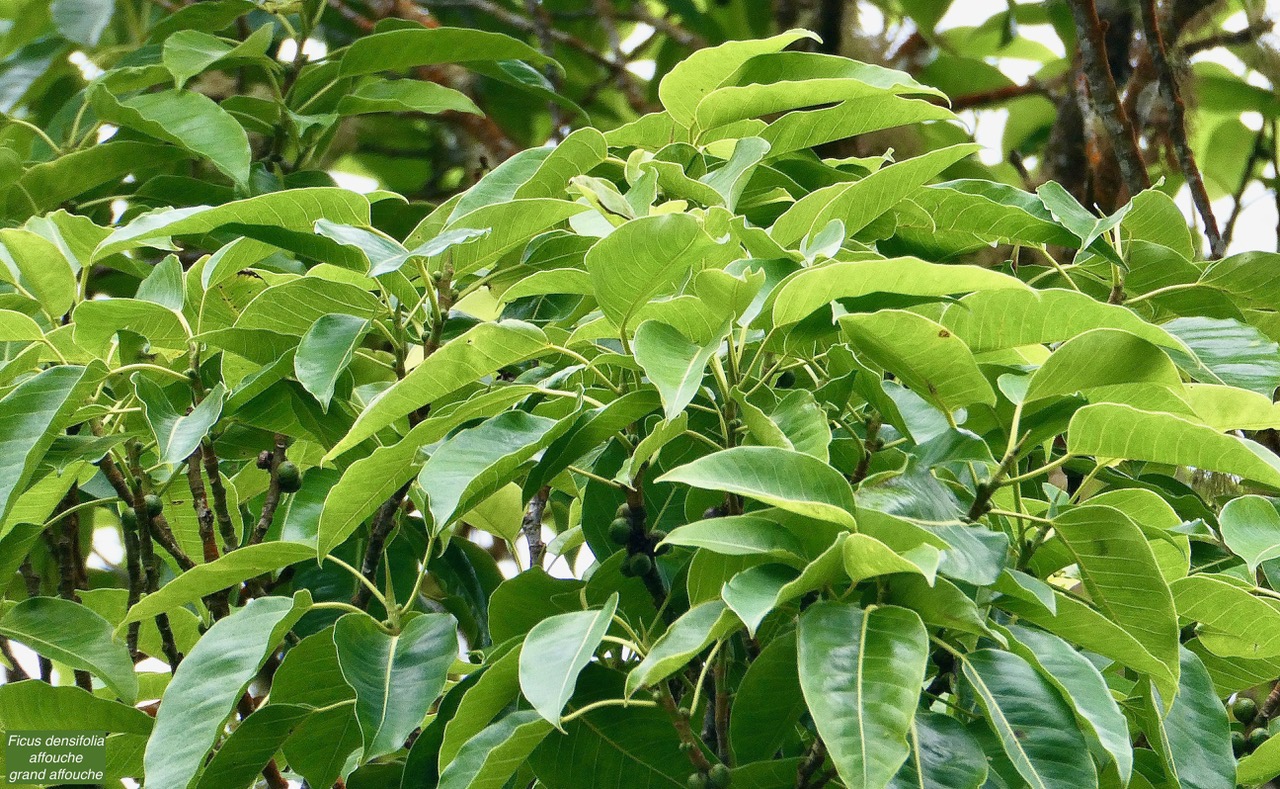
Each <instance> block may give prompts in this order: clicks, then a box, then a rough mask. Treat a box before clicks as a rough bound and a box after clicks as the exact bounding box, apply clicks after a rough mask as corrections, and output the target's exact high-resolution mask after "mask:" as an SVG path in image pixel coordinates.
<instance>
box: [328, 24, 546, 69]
mask: <svg viewBox="0 0 1280 789" xmlns="http://www.w3.org/2000/svg"><path fill="white" fill-rule="evenodd" d="M511 59H519V60H523V61H526V62H528V63H532V64H533V65H535V66H543V65H546V64H548V63H554V62H555V61H553V60H551V59H550V58H548V57H547V56H546V55H543V54H542V53H541V52H539V51H538V50H536V49H534V48H533V47H531V46H529V45H528V44H526V43H524V42H523V41H519V40H517V39H514V38H512V37H510V36H505V35H502V34H501V33H489V32H487V31H484V30H468V29H463V28H456V27H437V28H417V27H413V28H404V29H400V30H391V31H388V32H385V33H375V34H373V35H367V36H362V37H360V38H357V39H356V41H355V43H353V44H352V45H351V46H350V47H348V48H347V51H346V52H345V53H343V55H342V69H341V75H342V76H344V77H352V76H357V75H360V74H373V73H375V72H378V71H405V70H407V69H410V68H414V67H416V66H432V65H435V64H437V63H469V62H474V61H485V60H489V61H500V60H511Z"/></svg>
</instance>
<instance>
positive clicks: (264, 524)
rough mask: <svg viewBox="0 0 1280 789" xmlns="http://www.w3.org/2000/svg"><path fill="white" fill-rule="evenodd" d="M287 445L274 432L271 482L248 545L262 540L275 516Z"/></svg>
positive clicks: (280, 435)
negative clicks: (281, 470)
mask: <svg viewBox="0 0 1280 789" xmlns="http://www.w3.org/2000/svg"><path fill="white" fill-rule="evenodd" d="M288 447H289V445H288V439H286V438H285V436H284V435H283V434H281V433H276V435H275V444H274V447H273V448H272V450H271V467H270V468H269V469H268V471H269V472H270V474H271V482H270V483H268V485H267V495H266V497H265V498H264V499H263V501H262V515H261V516H260V517H259V518H258V523H257V525H256V526H254V527H253V534H251V535H250V536H249V544H250V545H257V544H258V543H260V542H262V540H263V538H264V537H266V536H267V531H268V530H269V529H270V528H271V524H272V522H273V521H274V520H275V518H276V507H277V506H279V504H280V464H281V463H283V462H284V461H285V460H287V458H286V457H285V450H287V449H288Z"/></svg>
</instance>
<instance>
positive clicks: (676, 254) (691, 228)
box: [586, 214, 728, 329]
mask: <svg viewBox="0 0 1280 789" xmlns="http://www.w3.org/2000/svg"><path fill="white" fill-rule="evenodd" d="M727 252H728V250H727V247H726V246H721V245H720V244H717V243H716V242H715V241H714V240H712V238H711V237H710V236H709V235H707V233H706V231H705V230H704V229H703V227H702V224H701V223H700V222H699V221H698V220H697V219H696V218H694V216H693V215H691V214H663V215H659V216H647V217H642V218H640V219H633V220H631V221H630V222H626V223H625V224H623V225H622V226H621V227H619V228H618V229H617V230H614V231H613V232H612V233H610V234H609V235H607V236H605V237H604V238H602V239H600V240H599V241H598V242H596V244H595V246H593V247H591V249H590V250H588V252H587V260H586V265H587V273H588V274H590V275H591V286H592V288H593V289H594V290H595V296H596V301H598V302H599V304H600V309H601V311H603V312H604V315H605V317H606V318H608V319H609V320H610V321H612V322H613V325H614V326H616V327H618V328H619V329H625V328H627V327H628V325H629V324H630V322H631V319H632V317H633V316H634V315H635V313H636V312H637V311H638V310H639V309H640V308H641V307H642V306H644V305H645V304H647V303H648V302H649V301H651V300H652V299H654V298H655V297H658V296H666V295H671V294H673V293H675V292H676V290H677V289H678V288H679V287H680V286H681V285H682V284H683V283H684V282H685V281H686V280H688V279H689V278H691V277H692V276H693V275H695V274H697V273H698V272H699V271H701V270H702V269H703V268H704V267H705V266H707V265H708V264H709V263H710V262H711V261H714V260H720V259H722V258H723V257H724V255H725V254H727ZM726 262H727V261H726Z"/></svg>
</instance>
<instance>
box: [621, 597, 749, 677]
mask: <svg viewBox="0 0 1280 789" xmlns="http://www.w3.org/2000/svg"><path fill="white" fill-rule="evenodd" d="M740 625H741V623H740V622H739V621H738V617H737V616H735V615H734V613H733V611H730V610H729V608H728V606H726V605H725V604H724V603H722V602H720V601H719V600H709V601H707V602H705V603H700V604H698V605H695V606H694V607H693V608H690V609H689V610H688V611H686V612H685V613H684V614H683V615H681V617H680V618H679V619H677V620H676V621H675V622H673V623H671V626H670V627H668V628H667V632H665V633H663V634H662V637H661V638H659V639H658V641H657V642H656V643H655V644H654V645H653V647H652V648H651V649H650V650H649V653H648V654H647V655H645V656H644V660H642V661H641V662H640V665H638V666H636V667H635V668H633V669H631V672H630V673H629V674H627V688H626V691H627V695H628V696H631V695H633V694H635V692H636V691H637V690H640V689H641V688H645V687H649V686H651V685H653V684H655V683H657V682H660V681H662V680H664V679H666V678H667V677H669V676H671V675H672V674H674V673H676V672H677V671H679V670H680V669H681V668H683V667H684V666H685V664H686V663H688V662H689V661H690V660H692V659H693V657H694V656H695V655H697V654H698V653H699V652H701V651H702V650H704V649H706V648H707V646H708V645H709V644H711V642H713V641H718V640H719V639H721V638H724V637H725V636H727V635H729V634H730V633H732V632H733V631H734V630H737V629H738V627H740Z"/></svg>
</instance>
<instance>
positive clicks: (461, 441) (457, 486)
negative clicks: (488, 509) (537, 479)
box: [418, 411, 569, 531]
mask: <svg viewBox="0 0 1280 789" xmlns="http://www.w3.org/2000/svg"><path fill="white" fill-rule="evenodd" d="M568 427H569V422H568V420H560V421H557V420H555V419H549V418H547V417H542V416H534V415H532V414H528V413H525V412H524V411H507V412H505V413H502V414H499V415H498V416H495V417H493V418H492V419H488V420H486V421H484V422H482V423H481V424H479V425H477V426H475V427H471V428H467V429H466V430H460V431H458V432H457V433H455V434H454V435H452V436H450V437H449V439H448V440H446V441H445V442H444V443H443V444H441V445H440V446H439V447H438V448H437V449H436V450H435V451H434V452H432V453H431V457H430V458H429V459H428V460H427V462H426V463H425V464H423V466H422V472H421V473H420V474H419V475H418V485H419V486H421V488H422V490H423V491H424V492H425V493H426V494H427V499H428V501H429V507H428V513H429V514H430V515H431V522H432V526H431V528H433V529H434V530H435V531H440V530H442V529H444V528H446V527H448V526H449V525H451V524H452V523H453V521H454V519H455V518H457V517H458V516H459V515H462V514H464V513H466V512H468V511H470V510H471V508H472V507H474V506H476V505H477V504H479V503H480V502H481V501H483V500H484V499H487V498H488V497H489V496H491V495H493V494H494V493H496V492H498V490H499V489H500V488H501V487H502V486H503V485H506V484H507V483H508V482H511V481H512V478H513V477H514V476H515V474H516V472H517V471H518V470H519V468H520V466H521V465H522V464H523V463H524V462H525V461H527V460H529V459H530V458H531V457H533V455H534V454H536V453H537V452H539V451H540V450H542V449H543V448H544V447H545V446H546V445H547V444H548V443H550V442H551V441H552V440H554V439H555V437H556V436H557V435H558V431H557V428H559V430H564V429H567V428H568Z"/></svg>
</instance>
